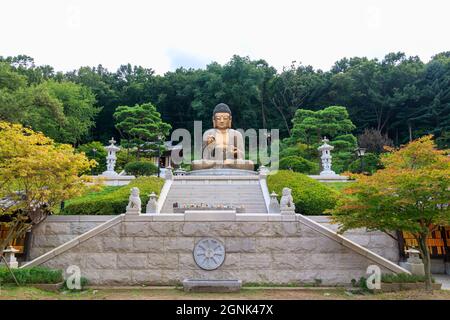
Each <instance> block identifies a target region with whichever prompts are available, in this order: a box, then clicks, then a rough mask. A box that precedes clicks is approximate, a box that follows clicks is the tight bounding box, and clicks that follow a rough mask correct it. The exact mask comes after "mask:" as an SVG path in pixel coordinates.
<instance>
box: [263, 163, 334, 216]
mask: <svg viewBox="0 0 450 320" xmlns="http://www.w3.org/2000/svg"><path fill="white" fill-rule="evenodd" d="M267 185H268V188H269V192H272V191H275V192H276V193H277V194H278V199H281V194H282V190H283V188H284V187H288V188H290V189H292V197H293V198H294V202H295V212H297V213H301V214H304V215H322V214H324V211H325V210H327V209H333V208H334V206H335V205H336V201H337V198H338V195H339V193H338V192H337V191H336V190H333V189H331V188H329V187H327V186H326V185H324V184H323V183H320V182H318V181H316V180H314V179H312V178H310V177H308V176H306V175H304V174H301V173H297V172H292V171H287V170H279V171H278V172H277V173H276V174H274V175H269V176H268V178H267Z"/></svg>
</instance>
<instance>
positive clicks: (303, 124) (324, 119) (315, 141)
mask: <svg viewBox="0 0 450 320" xmlns="http://www.w3.org/2000/svg"><path fill="white" fill-rule="evenodd" d="M292 123H293V128H292V132H291V133H292V135H291V137H289V138H287V139H285V144H286V145H287V146H295V145H298V144H299V143H301V144H306V145H307V146H308V150H307V154H309V155H311V156H310V158H308V159H307V160H310V161H313V162H316V161H318V152H317V148H318V146H319V145H320V144H321V140H322V139H323V137H324V136H326V137H327V138H329V139H330V141H331V142H330V144H331V145H333V146H334V152H333V168H334V169H335V171H336V172H342V171H344V170H346V168H347V166H348V164H349V163H350V162H351V160H352V157H353V151H354V149H355V148H356V137H355V136H354V135H353V134H351V131H353V130H354V129H355V125H354V124H353V122H352V121H351V120H350V118H349V115H348V112H347V110H346V108H345V107H340V106H331V107H327V108H325V109H322V110H318V111H312V110H306V109H298V110H297V111H296V112H295V116H294V118H293V119H292Z"/></svg>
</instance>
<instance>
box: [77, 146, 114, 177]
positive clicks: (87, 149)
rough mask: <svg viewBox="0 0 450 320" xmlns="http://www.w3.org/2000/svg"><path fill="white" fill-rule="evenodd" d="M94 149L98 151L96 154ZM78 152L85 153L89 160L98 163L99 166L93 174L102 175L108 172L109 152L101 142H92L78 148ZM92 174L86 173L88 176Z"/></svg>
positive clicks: (94, 169) (93, 170)
mask: <svg viewBox="0 0 450 320" xmlns="http://www.w3.org/2000/svg"><path fill="white" fill-rule="evenodd" d="M94 149H95V150H96V151H95V152H94ZM77 150H78V151H79V152H84V154H85V155H86V157H88V159H89V160H95V161H96V162H97V166H96V167H95V168H93V169H92V174H101V173H102V172H103V171H105V170H106V155H107V153H108V152H107V151H106V149H105V147H104V146H103V144H102V143H101V142H99V141H91V142H89V143H85V144H82V145H80V146H78V148H77ZM90 173H91V172H86V174H90Z"/></svg>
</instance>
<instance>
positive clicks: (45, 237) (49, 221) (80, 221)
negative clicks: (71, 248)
mask: <svg viewBox="0 0 450 320" xmlns="http://www.w3.org/2000/svg"><path fill="white" fill-rule="evenodd" d="M113 217H114V216H58V215H54V216H49V217H47V218H46V219H45V220H44V221H43V222H42V223H40V224H38V225H37V226H35V227H34V228H33V230H32V234H31V241H30V245H31V246H30V248H27V250H29V253H30V258H31V259H35V258H37V257H39V256H41V255H43V254H44V253H46V252H48V251H50V250H52V249H54V248H56V247H58V246H60V245H62V244H64V243H65V242H67V241H69V240H72V239H73V238H75V237H76V236H78V235H80V234H83V233H85V232H86V231H88V230H90V229H92V228H94V227H96V226H98V225H99V224H102V223H103V222H105V221H108V220H110V219H111V218H113Z"/></svg>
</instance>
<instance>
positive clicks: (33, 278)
mask: <svg viewBox="0 0 450 320" xmlns="http://www.w3.org/2000/svg"><path fill="white" fill-rule="evenodd" d="M11 270H12V271H13V273H14V276H15V277H16V279H17V281H18V282H19V284H21V285H24V284H32V283H40V284H43V283H45V284H47V283H48V284H53V283H60V282H62V281H64V278H63V272H62V270H55V269H48V268H43V267H31V268H24V269H11ZM5 283H15V281H14V278H13V277H12V275H11V273H10V272H9V270H8V269H7V268H6V267H0V284H5Z"/></svg>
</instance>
